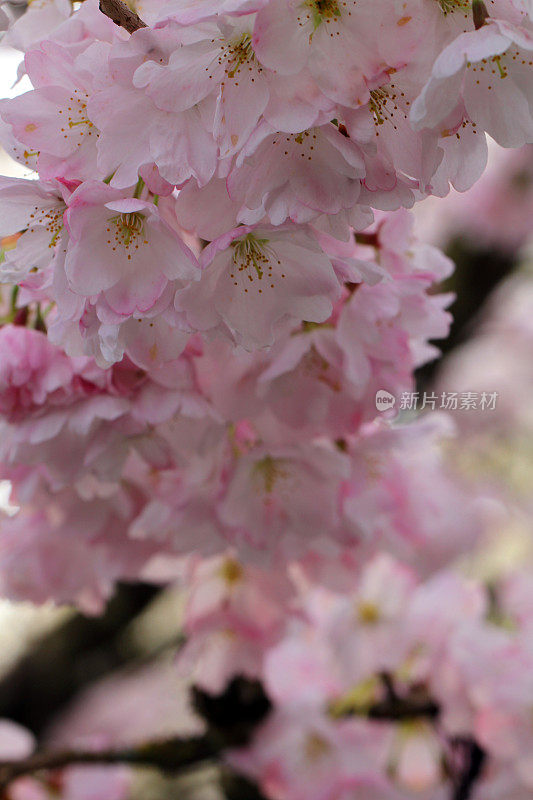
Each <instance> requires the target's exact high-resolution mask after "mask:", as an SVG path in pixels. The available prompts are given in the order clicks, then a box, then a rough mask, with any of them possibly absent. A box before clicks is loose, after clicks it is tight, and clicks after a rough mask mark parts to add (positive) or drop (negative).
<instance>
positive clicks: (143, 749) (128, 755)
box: [0, 734, 223, 797]
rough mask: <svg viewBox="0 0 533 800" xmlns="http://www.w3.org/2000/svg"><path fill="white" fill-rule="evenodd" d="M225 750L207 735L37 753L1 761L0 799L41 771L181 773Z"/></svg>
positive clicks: (221, 743) (220, 741) (219, 742)
mask: <svg viewBox="0 0 533 800" xmlns="http://www.w3.org/2000/svg"><path fill="white" fill-rule="evenodd" d="M222 748H223V742H222V740H221V739H220V737H216V736H213V735H212V734H206V735H204V736H197V737H191V738H190V739H179V738H173V739H165V740H161V741H156V742H151V743H148V744H144V745H140V746H139V747H132V748H128V749H121V750H104V751H96V750H89V751H76V750H61V751H53V752H40V753H39V752H37V753H35V754H34V755H31V756H29V757H28V758H25V759H22V760H20V761H0V797H3V796H5V792H6V789H7V788H8V787H9V785H10V784H11V783H12V782H13V781H14V780H16V779H17V778H21V777H23V776H25V775H33V774H34V773H36V772H40V771H41V770H55V769H63V768H64V767H68V766H71V765H73V764H78V765H79V764H130V765H137V766H149V767H150V766H151V767H157V768H159V769H161V770H164V771H169V772H179V771H181V770H182V769H185V768H187V767H191V766H192V765H194V764H197V763H199V762H201V761H206V760H207V759H210V758H213V757H214V756H216V755H218V754H219V753H220V751H221V750H222Z"/></svg>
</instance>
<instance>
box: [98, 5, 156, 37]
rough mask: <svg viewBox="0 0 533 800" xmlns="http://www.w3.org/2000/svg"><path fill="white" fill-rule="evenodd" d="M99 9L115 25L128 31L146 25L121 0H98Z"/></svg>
mask: <svg viewBox="0 0 533 800" xmlns="http://www.w3.org/2000/svg"><path fill="white" fill-rule="evenodd" d="M100 11H101V12H102V14H105V15H106V17H109V19H111V20H113V22H114V23H115V25H120V27H121V28H124V30H126V31H128V33H133V31H138V30H139V28H146V27H148V26H147V25H146V22H143V21H142V19H141V18H140V17H139V16H138V15H137V14H136V13H135V11H132V10H131V8H128V6H127V5H126V3H123V2H122V0H100Z"/></svg>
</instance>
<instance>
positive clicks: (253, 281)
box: [230, 233, 285, 294]
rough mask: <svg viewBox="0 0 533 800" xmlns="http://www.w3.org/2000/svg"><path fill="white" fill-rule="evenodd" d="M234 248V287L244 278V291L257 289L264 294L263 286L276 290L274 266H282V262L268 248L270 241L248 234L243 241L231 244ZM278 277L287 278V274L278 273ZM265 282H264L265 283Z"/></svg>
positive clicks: (231, 274)
mask: <svg viewBox="0 0 533 800" xmlns="http://www.w3.org/2000/svg"><path fill="white" fill-rule="evenodd" d="M231 246H232V247H233V258H232V261H233V270H232V271H231V273H230V278H232V279H233V284H234V286H238V285H239V278H244V282H245V287H244V291H245V292H248V289H249V288H256V289H257V291H258V293H259V294H262V293H263V286H264V287H268V288H270V289H274V288H275V283H274V273H273V266H272V265H273V264H277V265H278V266H281V261H280V260H279V259H278V258H277V256H276V254H275V253H274V251H273V250H272V249H271V248H270V247H269V246H268V239H259V238H258V237H257V236H255V235H254V234H253V233H247V234H246V236H243V237H242V238H241V239H235V241H233V242H232V243H231ZM277 277H282V278H284V277H285V273H283V272H282V273H278V275H277ZM263 281H264V282H263Z"/></svg>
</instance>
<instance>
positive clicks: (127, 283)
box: [65, 181, 197, 317]
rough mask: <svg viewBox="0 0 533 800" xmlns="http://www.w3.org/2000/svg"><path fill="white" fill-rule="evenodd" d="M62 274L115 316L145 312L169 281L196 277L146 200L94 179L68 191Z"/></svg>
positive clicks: (186, 254)
mask: <svg viewBox="0 0 533 800" xmlns="http://www.w3.org/2000/svg"><path fill="white" fill-rule="evenodd" d="M66 220H67V224H68V228H69V232H70V235H71V239H70V242H69V247H68V250H67V254H66V258H65V272H66V275H67V278H68V281H69V285H70V287H71V288H72V290H73V291H74V292H75V293H77V294H79V295H82V296H86V297H91V296H98V295H99V296H100V297H101V298H102V300H104V301H105V304H106V305H107V307H109V309H110V310H111V311H112V312H114V313H115V314H116V315H119V317H128V316H130V315H132V314H133V313H134V312H137V313H139V314H141V315H142V314H143V313H145V312H147V311H149V309H150V308H152V307H153V306H154V304H155V303H156V302H157V300H159V298H160V297H161V296H162V295H163V292H164V291H165V289H166V287H167V285H168V284H169V282H178V281H180V282H181V283H182V284H183V283H186V282H188V281H190V280H193V279H194V278H196V277H197V266H196V259H195V257H194V255H193V254H192V253H191V251H190V250H189V249H188V248H187V247H186V246H185V244H184V243H183V242H182V240H181V239H180V237H179V236H178V235H177V234H176V233H175V232H174V231H173V230H172V229H171V228H170V227H169V226H168V225H167V224H166V223H165V222H164V221H163V220H162V219H161V216H160V215H159V213H158V210H157V207H156V206H155V205H154V204H153V203H150V202H148V201H145V200H137V199H135V198H131V197H125V196H124V194H123V193H121V192H120V191H118V190H116V189H112V188H110V187H108V186H106V185H105V184H100V183H97V182H95V181H92V182H86V183H84V184H82V185H81V186H80V187H79V189H77V190H76V192H74V194H73V195H72V197H71V199H70V202H69V208H68V212H67V215H66Z"/></svg>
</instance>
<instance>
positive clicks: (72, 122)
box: [59, 89, 94, 147]
mask: <svg viewBox="0 0 533 800" xmlns="http://www.w3.org/2000/svg"><path fill="white" fill-rule="evenodd" d="M88 99H89V95H88V94H87V92H84V91H83V90H81V89H74V91H73V93H72V94H71V95H70V97H69V99H68V106H67V107H66V108H60V109H59V114H65V115H66V118H65V117H64V116H63V117H62V118H61V122H62V127H61V133H62V134H63V138H64V139H68V137H69V135H71V136H72V132H73V130H74V131H77V134H78V141H77V142H76V144H77V146H78V147H81V146H82V144H83V142H84V141H85V138H84V137H87V136H92V135H93V132H94V131H93V128H94V125H93V123H92V122H91V120H90V119H89V118H88V116H87V100H88Z"/></svg>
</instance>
